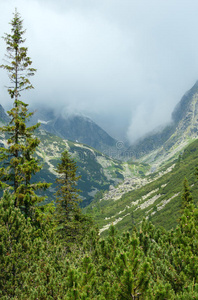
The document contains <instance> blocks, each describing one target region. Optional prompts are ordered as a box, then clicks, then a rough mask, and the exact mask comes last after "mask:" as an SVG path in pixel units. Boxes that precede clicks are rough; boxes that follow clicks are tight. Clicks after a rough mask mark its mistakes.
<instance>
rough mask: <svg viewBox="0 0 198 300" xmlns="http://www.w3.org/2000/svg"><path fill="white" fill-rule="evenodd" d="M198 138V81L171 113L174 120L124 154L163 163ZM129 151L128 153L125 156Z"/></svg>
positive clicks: (152, 162) (156, 163) (153, 162)
mask: <svg viewBox="0 0 198 300" xmlns="http://www.w3.org/2000/svg"><path fill="white" fill-rule="evenodd" d="M197 137H198V82H196V84H195V85H194V86H193V87H192V88H191V89H190V90H189V91H188V92H186V94H185V95H184V96H183V97H182V99H181V101H180V102H179V103H178V105H177V106H176V108H175V110H174V111H173V114H172V123H171V124H169V125H168V126H166V127H165V128H164V129H162V130H161V131H159V132H157V133H154V134H152V133H151V134H149V135H148V136H147V137H145V138H144V139H142V140H140V141H139V142H137V143H136V144H135V145H132V146H131V147H129V149H128V150H127V152H125V153H123V155H125V156H127V157H131V158H132V159H140V160H141V161H143V162H147V163H151V164H154V165H156V166H157V165H160V164H162V163H164V162H167V161H168V160H172V159H174V158H175V157H176V156H175V155H178V153H179V152H180V151H181V150H182V149H184V148H185V147H186V146H187V145H188V144H190V143H191V142H192V141H193V140H195V139H197ZM126 153H128V155H126Z"/></svg>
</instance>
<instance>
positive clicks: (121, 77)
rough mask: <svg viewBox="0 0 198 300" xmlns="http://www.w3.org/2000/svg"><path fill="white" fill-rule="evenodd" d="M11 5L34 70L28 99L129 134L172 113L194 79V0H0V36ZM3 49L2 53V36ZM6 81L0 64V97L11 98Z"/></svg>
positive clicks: (197, 23)
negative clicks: (21, 21) (78, 113)
mask: <svg viewBox="0 0 198 300" xmlns="http://www.w3.org/2000/svg"><path fill="white" fill-rule="evenodd" d="M15 7H17V8H18V11H19V12H20V13H21V16H22V18H23V19H24V27H25V28H27V32H26V37H27V42H26V43H27V45H28V47H29V54H30V56H31V58H32V60H33V65H34V66H35V67H36V68H37V69H38V72H37V74H36V75H35V77H34V78H33V84H34V86H35V90H34V91H32V92H31V93H29V94H28V97H27V99H28V101H30V102H31V103H41V102H42V103H43V104H44V103H45V104H46V105H51V106H53V107H56V108H57V106H58V104H59V105H60V106H65V107H66V109H67V110H68V111H70V112H73V111H74V112H76V111H82V112H83V113H85V114H86V113H87V114H89V115H91V116H94V118H95V119H96V121H98V122H99V124H100V125H103V127H104V128H105V129H106V130H107V131H109V132H110V133H112V134H113V135H114V136H116V132H117V136H119V137H120V135H121V133H122V134H123V130H125V132H128V137H129V139H130V140H131V141H133V140H134V139H135V138H137V137H139V135H142V134H144V133H145V132H146V131H148V130H151V129H153V128H154V127H155V126H158V125H160V124H161V123H163V122H166V121H168V120H170V115H171V112H172V110H173V108H174V106H175V105H176V103H177V102H178V101H179V100H180V98H181V96H182V94H183V93H184V92H185V91H186V90H187V89H189V88H190V87H191V86H192V85H193V84H194V82H195V81H196V80H197V69H198V54H197V48H198V39H197V37H196V32H197V29H198V19H197V15H196V13H197V9H198V3H196V2H195V1H192V0H189V1H181V0H180V1H179V0H175V1H170V0H166V1H164V0H150V1H147V0H141V1H135V0H100V1H98V0H91V1H90V0H84V1H81V0H70V1H63V0H60V1H52V0H50V1H44V0H29V1H25V0H15V1H14V0H7V1H4V0H0V10H1V12H3V13H2V16H1V19H0V28H1V33H0V35H3V33H4V32H9V30H10V29H9V28H10V26H9V25H8V22H9V21H10V20H11V18H12V12H14V8H15ZM0 53H1V54H2V58H3V54H4V53H5V44H4V41H3V40H1V41H0ZM6 82H7V81H6V76H5V73H4V72H3V70H0V88H1V96H0V102H1V103H3V104H5V102H8V101H10V100H9V97H8V95H7V94H6V91H5V89H4V88H3V86H4V85H5V84H6ZM28 101H27V102H28ZM126 119H127V120H126ZM109 120H110V121H109ZM128 124H130V125H129V128H128V130H127V128H126V126H128ZM134 127H135V128H137V129H138V130H136V133H134V130H133V128H134Z"/></svg>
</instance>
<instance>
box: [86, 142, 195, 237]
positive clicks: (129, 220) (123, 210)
mask: <svg viewBox="0 0 198 300" xmlns="http://www.w3.org/2000/svg"><path fill="white" fill-rule="evenodd" d="M197 166H198V140H196V141H194V142H193V143H191V144H190V145H189V146H188V147H187V148H186V149H185V151H184V153H183V155H182V156H181V157H180V158H179V159H178V160H177V161H176V162H175V163H174V164H169V165H168V166H167V167H166V168H165V167H164V169H163V170H161V171H160V172H158V173H155V174H151V175H149V176H147V178H145V179H144V181H142V182H139V183H137V182H136V183H135V182H133V185H132V181H131V182H129V181H128V183H127V182H125V188H126V185H128V192H126V191H125V193H124V194H123V195H122V196H121V197H119V195H118V194H119V186H118V187H117V194H116V191H114V196H112V194H109V193H106V194H104V196H103V198H102V199H101V200H99V201H95V202H93V203H92V204H91V205H90V206H88V207H87V208H86V211H87V212H89V213H91V214H92V215H94V218H95V220H96V222H97V223H98V225H99V228H100V231H101V232H104V233H105V231H106V229H108V228H109V226H110V225H111V224H112V223H113V224H115V226H116V227H117V229H119V231H125V230H131V229H132V228H133V226H134V225H135V226H139V225H140V223H141V221H142V219H143V218H144V217H146V218H148V219H150V220H151V221H152V223H154V224H155V225H157V226H163V227H165V228H166V229H171V228H172V227H175V225H176V223H177V219H178V218H179V216H180V213H179V211H180V206H181V197H182V191H183V181H184V178H185V177H187V179H188V181H189V185H190V186H191V192H192V195H193V199H194V202H195V203H196V204H198V197H197V194H198V180H197V176H196V175H195V173H196V167H197ZM129 184H130V185H131V186H129ZM121 188H122V189H124V186H123V184H122V185H121ZM117 196H118V197H117Z"/></svg>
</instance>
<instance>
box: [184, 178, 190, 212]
mask: <svg viewBox="0 0 198 300" xmlns="http://www.w3.org/2000/svg"><path fill="white" fill-rule="evenodd" d="M183 187H184V191H183V195H182V210H184V209H185V208H187V207H188V206H189V205H190V204H191V203H193V198H192V195H191V193H190V188H189V184H188V180H187V178H185V179H184V182H183Z"/></svg>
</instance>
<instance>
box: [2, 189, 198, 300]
mask: <svg viewBox="0 0 198 300" xmlns="http://www.w3.org/2000/svg"><path fill="white" fill-rule="evenodd" d="M40 224H41V228H39V229H38V228H36V227H35V226H33V225H32V224H31V222H30V220H29V219H25V218H24V216H23V214H22V213H21V211H20V210H19V209H18V208H16V207H15V206H14V200H13V199H12V197H11V196H10V195H9V194H8V193H5V194H4V197H3V198H2V199H1V201H0V252H1V255H0V269H1V270H0V271H1V272H0V274H1V275H0V297H1V299H196V298H197V297H198V257H197V253H198V243H197V241H198V210H197V209H196V208H195V207H194V205H193V204H190V205H188V207H186V208H184V213H183V215H182V216H181V218H180V221H179V223H178V225H177V227H176V229H175V230H172V231H170V232H167V231H165V230H160V229H156V228H155V226H154V225H152V224H151V223H150V222H148V221H145V220H144V221H143V223H142V225H141V228H140V230H138V231H137V230H136V229H134V230H133V232H132V233H131V234H129V233H125V234H123V235H122V236H120V235H118V234H117V233H116V232H115V228H114V227H111V228H110V230H109V235H108V237H107V238H106V239H102V238H99V236H98V234H97V231H95V230H94V229H88V228H87V231H86V234H85V232H84V233H83V241H81V242H77V240H75V242H74V243H72V244H70V247H69V249H68V247H65V245H64V241H63V240H60V239H59V238H58V236H57V235H56V226H55V224H54V222H53V214H52V213H51V212H49V211H48V212H46V213H45V217H44V216H43V218H42V221H41V223H40ZM81 237H82V236H81Z"/></svg>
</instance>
